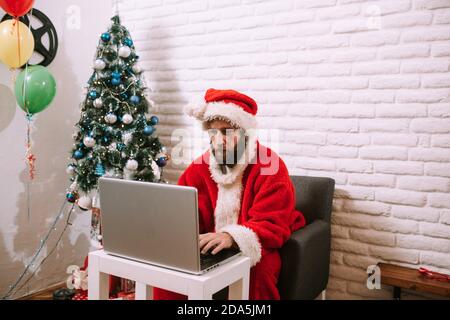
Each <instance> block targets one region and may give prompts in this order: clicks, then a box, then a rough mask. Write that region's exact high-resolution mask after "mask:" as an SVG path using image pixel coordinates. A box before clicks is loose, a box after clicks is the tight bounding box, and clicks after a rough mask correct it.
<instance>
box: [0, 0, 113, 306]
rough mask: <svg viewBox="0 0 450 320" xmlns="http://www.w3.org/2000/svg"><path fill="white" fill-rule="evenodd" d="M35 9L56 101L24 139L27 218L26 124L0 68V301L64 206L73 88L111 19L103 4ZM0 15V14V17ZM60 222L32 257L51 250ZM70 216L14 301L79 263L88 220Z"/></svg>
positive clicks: (40, 3) (42, 3) (82, 0)
mask: <svg viewBox="0 0 450 320" xmlns="http://www.w3.org/2000/svg"><path fill="white" fill-rule="evenodd" d="M35 8H37V9H39V10H41V11H43V12H44V13H45V14H46V15H47V16H49V17H50V19H51V20H52V22H53V24H54V25H55V27H56V29H57V32H58V37H59V49H58V54H57V56H56V58H55V60H54V61H53V62H52V63H51V65H50V66H49V69H50V71H51V72H52V73H53V75H54V77H55V79H56V82H57V95H56V97H55V99H54V101H53V103H52V104H51V105H50V107H49V108H48V109H46V110H45V111H43V112H42V113H39V114H38V115H37V117H36V120H35V121H34V129H33V130H32V140H33V143H34V146H33V149H34V153H35V155H36V157H37V161H36V172H37V174H36V177H35V180H34V181H33V182H32V183H31V184H30V192H29V195H30V206H29V207H30V214H29V215H30V218H28V210H27V208H28V205H27V194H28V193H27V190H26V187H27V181H28V169H27V167H26V163H25V161H24V155H25V151H26V148H25V141H26V140H25V138H26V121H25V116H24V113H23V112H22V111H21V109H19V108H18V107H16V105H15V98H14V96H13V92H12V91H11V89H12V86H11V83H12V80H11V79H12V73H11V72H10V71H9V70H8V69H7V68H6V67H5V66H4V65H2V64H0V146H1V151H0V177H1V178H0V181H1V182H0V296H3V295H4V294H5V293H6V291H7V290H8V288H9V285H11V284H12V283H13V282H14V281H15V280H16V279H17V277H18V276H19V274H20V273H21V272H22V270H23V269H24V268H25V264H26V263H27V262H28V261H29V260H30V259H31V257H32V255H33V253H34V251H35V249H36V248H37V247H38V245H39V241H40V239H42V238H43V236H44V235H45V233H46V231H47V230H48V228H49V227H50V223H51V221H52V219H53V217H55V216H56V215H57V214H58V212H59V210H60V207H61V205H62V203H63V201H64V197H65V190H66V188H67V187H68V182H69V180H68V176H67V174H66V172H65V168H66V165H67V163H68V161H69V160H68V157H69V155H70V150H71V147H72V136H71V135H72V132H73V131H74V127H73V125H74V124H75V123H76V122H77V120H78V119H79V108H78V106H79V103H80V102H81V90H82V87H83V86H84V85H85V84H86V82H87V80H88V79H89V76H90V75H91V73H92V69H91V65H92V60H93V57H94V54H95V50H96V45H97V41H98V39H99V36H100V34H101V33H102V32H104V31H105V30H106V28H107V26H108V24H109V22H110V21H109V18H110V16H111V14H112V10H111V1H110V0H101V1H87V0H78V1H68V0H64V1H51V0H37V1H36V5H35ZM77 10H79V23H80V24H79V28H77V20H78V18H77V12H78V11H77ZM3 14H4V12H2V11H0V17H3ZM65 217H66V216H64V220H62V221H60V222H59V223H58V225H57V230H56V231H54V232H53V235H52V237H51V238H50V241H49V245H48V246H46V247H45V248H44V251H43V254H42V255H41V256H40V258H43V257H44V255H45V253H46V252H48V251H49V250H50V249H51V248H52V247H53V244H54V243H55V240H56V238H57V235H59V233H60V232H61V231H62V227H63V225H64V221H65ZM72 218H73V224H74V225H73V226H71V227H70V228H69V229H68V231H67V233H66V234H65V236H64V237H63V241H62V242H61V244H60V246H59V247H58V248H57V250H56V251H55V253H53V255H52V256H50V258H49V259H48V260H47V261H46V262H45V264H44V265H43V266H42V267H41V268H40V270H39V272H38V273H37V275H36V276H35V277H34V278H33V280H31V281H30V282H29V285H28V286H25V287H24V290H21V291H20V292H18V293H17V295H16V296H15V297H19V296H21V295H24V294H27V293H31V292H33V291H35V290H37V289H42V288H45V287H48V286H50V285H52V284H55V283H58V282H61V281H65V279H66V278H67V275H66V274H65V269H66V267H67V266H68V265H71V264H78V265H81V264H82V262H83V259H84V257H85V255H86V254H87V252H88V250H89V246H90V243H89V223H90V215H89V214H88V213H85V212H80V211H79V210H76V211H75V212H74V213H73V215H72ZM40 260H41V259H38V260H37V262H39V261H40Z"/></svg>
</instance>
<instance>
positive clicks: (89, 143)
mask: <svg viewBox="0 0 450 320" xmlns="http://www.w3.org/2000/svg"><path fill="white" fill-rule="evenodd" d="M83 143H84V145H85V146H86V147H88V148H92V147H93V146H95V139H94V138H92V137H84V139H83Z"/></svg>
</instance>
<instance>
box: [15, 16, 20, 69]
mask: <svg viewBox="0 0 450 320" xmlns="http://www.w3.org/2000/svg"><path fill="white" fill-rule="evenodd" d="M14 23H15V24H16V28H17V52H18V53H19V61H18V62H19V64H20V61H21V59H20V28H19V18H17V17H16V18H15V22H14ZM19 67H20V66H19Z"/></svg>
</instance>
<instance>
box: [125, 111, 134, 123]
mask: <svg viewBox="0 0 450 320" xmlns="http://www.w3.org/2000/svg"><path fill="white" fill-rule="evenodd" d="M122 122H123V123H125V124H130V123H132V122H133V117H132V116H131V114H128V113H126V114H124V115H123V117H122Z"/></svg>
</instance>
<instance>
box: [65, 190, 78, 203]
mask: <svg viewBox="0 0 450 320" xmlns="http://www.w3.org/2000/svg"><path fill="white" fill-rule="evenodd" d="M66 199H67V201H69V202H70V203H74V202H75V201H76V200H77V196H76V194H75V193H73V192H68V193H67V194H66Z"/></svg>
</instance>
